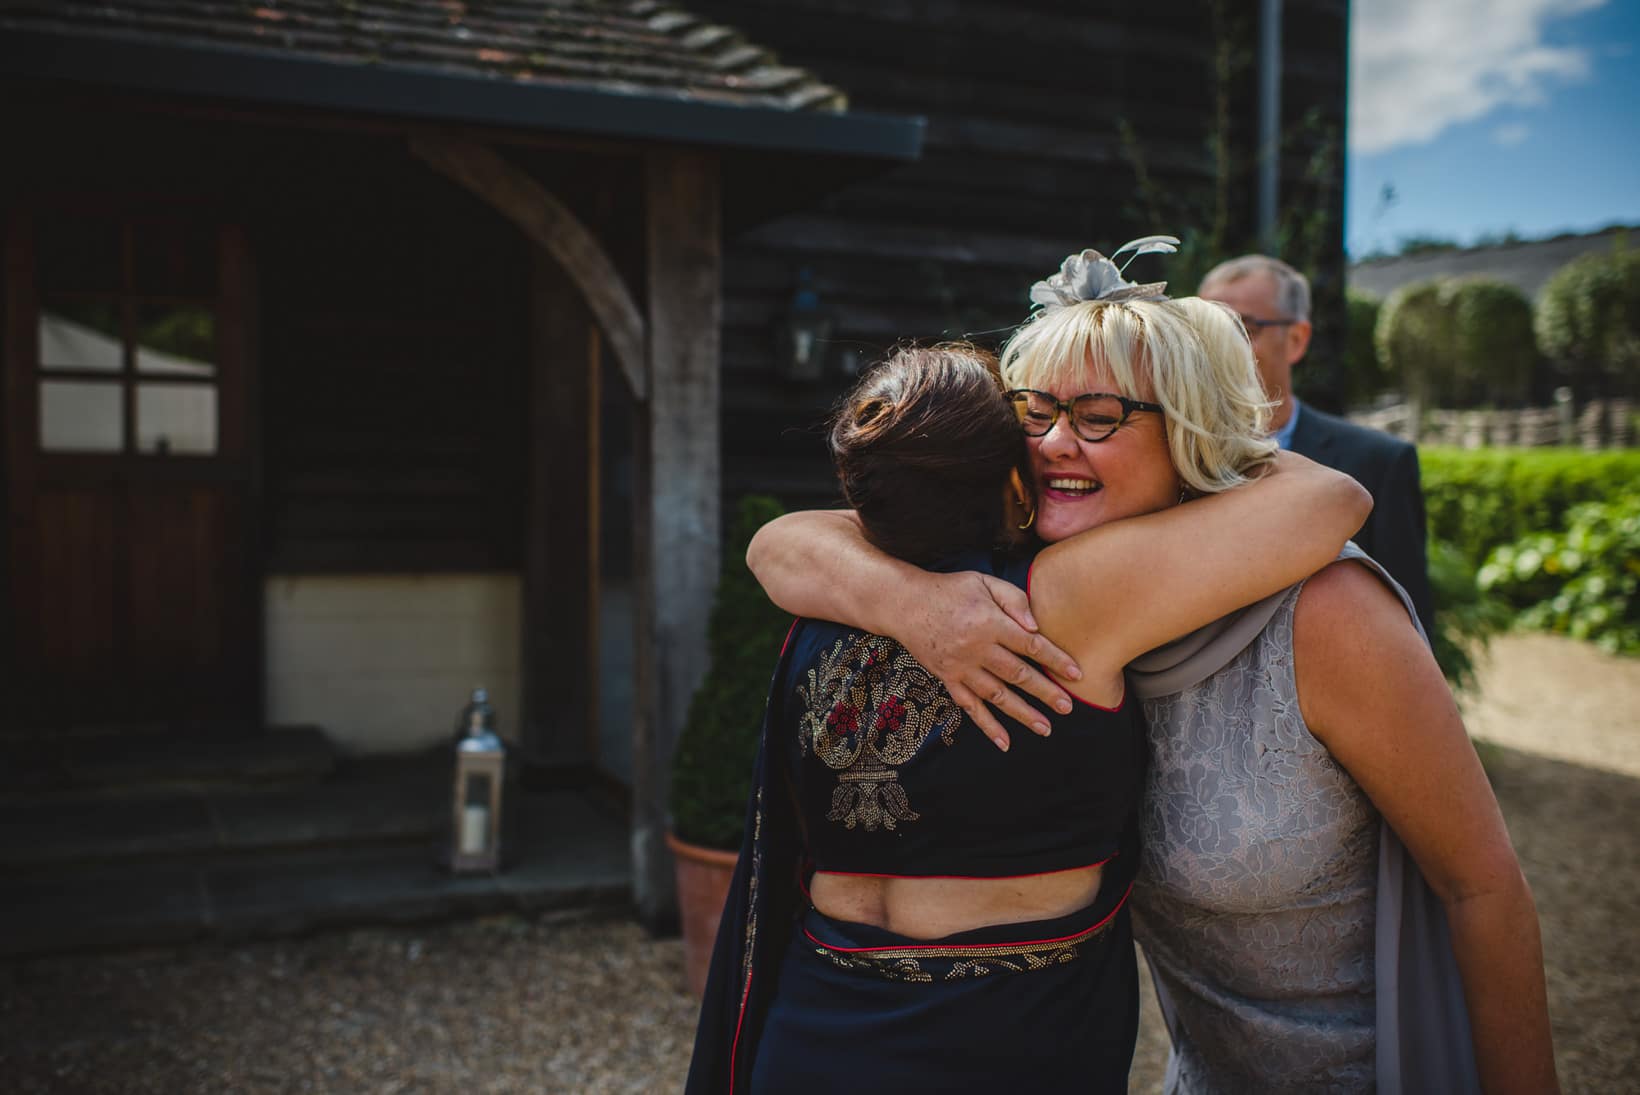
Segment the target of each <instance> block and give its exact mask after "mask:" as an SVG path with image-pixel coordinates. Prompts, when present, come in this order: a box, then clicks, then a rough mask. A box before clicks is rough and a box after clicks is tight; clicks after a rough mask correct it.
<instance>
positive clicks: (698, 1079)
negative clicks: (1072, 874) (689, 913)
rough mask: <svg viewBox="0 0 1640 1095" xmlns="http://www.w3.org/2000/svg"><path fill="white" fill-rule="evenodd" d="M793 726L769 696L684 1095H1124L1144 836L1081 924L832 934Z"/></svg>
mask: <svg viewBox="0 0 1640 1095" xmlns="http://www.w3.org/2000/svg"><path fill="white" fill-rule="evenodd" d="M788 654H789V651H782V654H781V659H780V661H781V664H780V666H777V667H776V670H775V677H774V680H775V683H776V684H778V682H779V681H780V679H781V672H782V669H783V667H784V664H785V661H786V657H787V655H788ZM779 725H781V720H780V717H779V703H778V694H777V693H776V691H775V689H774V687H773V686H771V689H770V696H769V704H768V707H767V708H766V710H765V712H764V724H763V734H762V745H761V748H760V749H759V751H758V757H757V763H756V766H755V768H754V771H753V778H752V795H751V799H750V801H749V802H748V803H747V812H746V826H745V830H744V835H743V838H742V843H741V850H740V859H739V861H738V863H737V864H736V867H735V876H734V881H733V882H732V883H731V885H730V889H729V899H728V903H727V905H726V906H725V908H724V910H723V917H722V919H721V921H720V922H719V925H718V938H717V947H716V949H715V950H714V952H713V955H712V967H711V970H710V972H709V974H708V977H707V981H706V994H705V998H704V999H703V1000H702V1002H701V1015H700V1025H699V1027H698V1028H697V1030H696V1036H695V1052H694V1057H693V1059H692V1060H691V1062H690V1067H689V1079H688V1081H687V1084H686V1086H685V1095H748V1093H750V1092H757V1093H759V1095H807V1093H809V1092H814V1093H821V1092H823V1093H825V1095H879V1093H881V1095H889V1093H892V1095H914V1093H917V1092H931V1093H935V1092H937V1093H940V1095H948V1093H961V1092H969V1091H972V1092H977V1093H980V1092H982V1093H984V1095H996V1093H997V1092H999V1091H1000V1092H1009V1091H1015V1092H1030V1093H1032V1095H1037V1093H1048V1095H1053V1093H1058V1092H1087V1093H1091V1095H1105V1093H1107V1092H1109V1093H1115V1092H1125V1091H1126V1090H1127V1074H1128V1066H1129V1064H1130V1063H1131V1062H1132V1058H1133V1045H1134V1041H1135V1039H1136V1038H1137V1037H1138V1030H1139V989H1138V985H1139V980H1138V970H1137V967H1136V965H1135V960H1134V951H1133V931H1132V927H1131V925H1130V923H1129V920H1128V915H1129V914H1128V909H1127V904H1126V902H1127V895H1128V890H1129V889H1130V887H1131V885H1132V880H1133V874H1134V869H1135V868H1136V867H1137V866H1138V861H1139V857H1138V848H1137V846H1136V844H1135V843H1134V842H1133V841H1132V830H1131V829H1130V831H1129V832H1128V833H1127V834H1125V839H1124V847H1123V850H1122V853H1121V855H1120V856H1118V857H1117V858H1116V859H1114V860H1113V861H1111V862H1110V863H1108V864H1107V865H1106V866H1105V874H1104V879H1103V883H1102V885H1101V892H1100V895H1099V898H1098V900H1097V901H1095V903H1094V904H1093V905H1092V906H1091V907H1089V908H1087V909H1084V910H1082V911H1080V912H1078V913H1074V914H1072V915H1070V916H1066V917H1061V918H1059V919H1056V920H1044V921H1035V922H1032V923H1027V924H1008V925H999V926H996V927H989V928H982V929H978V930H975V931H968V932H962V933H959V934H957V935H952V936H948V937H946V938H944V939H934V940H918V939H908V938H905V937H903V936H899V935H895V934H894V933H892V932H888V931H884V930H883V929H880V928H875V927H871V926H869V925H864V924H850V923H843V922H840V921H835V920H830V919H828V918H827V917H824V916H822V915H820V913H819V912H817V911H816V910H814V909H812V908H808V907H807V904H808V903H807V901H806V899H805V896H804V887H803V885H802V875H803V872H804V861H805V858H806V857H805V852H804V844H803V839H802V833H801V823H800V821H799V819H798V818H797V816H796V811H795V810H794V809H793V807H792V800H791V796H790V793H789V787H788V786H786V785H785V782H784V780H783V779H782V776H781V773H780V769H779V765H778V763H777V758H778V757H779V756H780V753H779V752H778V751H777V750H775V749H773V748H771V738H772V732H773V728H774V727H777V726H779Z"/></svg>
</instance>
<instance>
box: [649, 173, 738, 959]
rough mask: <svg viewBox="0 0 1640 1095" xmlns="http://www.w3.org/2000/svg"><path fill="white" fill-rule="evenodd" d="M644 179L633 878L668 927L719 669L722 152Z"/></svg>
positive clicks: (660, 924)
mask: <svg viewBox="0 0 1640 1095" xmlns="http://www.w3.org/2000/svg"><path fill="white" fill-rule="evenodd" d="M645 173H646V176H647V184H646V187H645V190H646V199H645V204H646V214H647V216H646V246H645V250H646V259H647V262H646V266H647V270H648V282H649V355H648V356H649V363H650V375H649V393H650V398H649V401H648V403H647V404H646V405H645V406H642V407H640V408H638V411H637V415H636V427H637V428H636V430H635V431H634V447H635V450H636V451H635V453H634V456H635V460H634V473H635V474H634V480H635V482H634V498H635V504H636V508H637V513H636V522H635V524H636V530H635V535H636V540H637V542H636V544H635V545H634V546H635V548H636V553H635V559H634V564H635V566H634V570H635V578H636V580H637V590H636V592H637V597H636V598H635V602H636V605H637V621H636V625H637V627H636V636H637V650H636V655H637V695H636V701H637V702H636V703H635V704H634V718H633V723H634V725H633V787H632V809H633V817H632V868H633V880H632V881H633V891H634V896H635V897H636V899H637V904H638V911H639V915H640V916H641V917H642V919H643V921H644V923H645V924H647V925H648V926H649V927H650V928H651V929H652V930H662V929H665V928H668V927H670V926H671V924H672V923H673V922H674V921H675V919H676V907H677V903H676V894H675V892H674V884H673V879H672V862H671V857H670V856H669V855H668V853H667V851H666V847H665V836H664V834H665V830H666V820H667V819H666V796H667V789H668V786H669V784H670V779H669V770H670V764H671V758H672V747H673V745H674V743H675V742H676V741H677V734H678V730H679V729H680V728H681V727H682V725H683V720H684V716H685V714H686V712H687V711H688V708H689V700H690V697H691V696H693V694H694V691H695V688H696V686H697V685H698V684H699V683H700V681H701V678H702V677H704V676H705V674H706V662H707V650H706V619H707V616H708V615H709V613H710V611H711V604H712V593H713V589H714V586H715V585H716V582H717V573H718V554H719V550H720V544H719V539H720V531H719V528H720V526H719V516H718V509H719V501H718V499H719V492H720V490H721V487H720V481H721V474H720V469H719V445H718V414H719V409H718V369H719V360H718V359H719V354H718V339H719V335H718V331H719V321H720V317H721V313H722V242H721V231H720V201H721V199H720V193H719V183H718V160H717V157H716V156H714V155H712V154H709V153H703V152H692V151H667V152H653V153H651V154H650V155H649V157H648V159H647V161H646V164H645Z"/></svg>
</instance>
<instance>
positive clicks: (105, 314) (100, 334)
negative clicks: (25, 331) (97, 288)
mask: <svg viewBox="0 0 1640 1095" xmlns="http://www.w3.org/2000/svg"><path fill="white" fill-rule="evenodd" d="M121 352H122V351H121V341H120V320H119V306H118V305H117V304H115V303H114V302H113V301H112V300H77V301H72V302H71V301H48V302H47V303H46V304H45V306H44V307H42V308H41V309H40V368H42V369H45V370H47V371H48V372H49V371H50V370H52V369H95V370H97V371H98V372H103V373H117V372H119V371H120V368H121Z"/></svg>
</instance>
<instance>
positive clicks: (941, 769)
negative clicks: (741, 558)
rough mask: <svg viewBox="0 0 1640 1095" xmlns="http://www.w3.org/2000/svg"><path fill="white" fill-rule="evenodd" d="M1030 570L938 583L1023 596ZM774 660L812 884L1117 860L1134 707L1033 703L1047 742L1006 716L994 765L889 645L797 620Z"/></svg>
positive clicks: (1135, 746) (1012, 564)
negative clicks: (966, 582) (996, 587)
mask: <svg viewBox="0 0 1640 1095" xmlns="http://www.w3.org/2000/svg"><path fill="white" fill-rule="evenodd" d="M1030 561H1031V557H1030V556H1028V555H1026V556H1012V557H1010V556H1000V555H999V556H992V555H991V554H989V553H977V554H971V555H965V556H962V557H959V558H954V559H951V560H948V561H947V562H946V564H945V565H943V566H941V567H939V568H936V569H941V570H978V571H982V572H987V573H991V574H995V575H997V576H999V577H1002V578H1004V579H1005V580H1007V581H1010V582H1012V583H1013V584H1015V585H1018V586H1020V587H1022V588H1023V587H1024V586H1025V584H1026V580H1027V576H1028V571H1029V566H1030ZM786 653H787V657H786V658H784V659H782V661H783V663H784V666H785V669H784V673H783V676H782V678H781V679H780V680H779V681H778V682H777V683H776V687H775V691H776V695H777V696H778V698H779V700H780V701H781V703H782V705H783V706H784V708H785V712H784V714H785V717H784V719H782V720H781V726H782V727H783V729H784V732H785V733H787V734H790V735H791V737H789V738H788V742H787V765H788V770H789V772H790V773H791V775H792V777H793V788H794V791H795V795H796V799H797V805H798V809H799V811H800V813H801V816H802V825H803V828H804V830H805V837H806V841H805V843H806V845H807V848H808V853H809V856H810V858H811V860H812V862H813V865H814V868H815V869H816V870H818V871H831V872H838V873H847V874H881V875H895V876H919V877H930V876H947V877H971V878H1003V877H1010V876H1017V875H1027V874H1040V873H1045V872H1049V871H1058V870H1068V869H1070V868H1074V867H1087V866H1092V865H1094V864H1097V863H1102V862H1104V861H1105V860H1108V859H1109V858H1111V856H1112V855H1114V854H1115V853H1116V851H1117V848H1118V843H1119V838H1120V837H1121V836H1122V834H1123V830H1124V828H1125V827H1126V826H1127V825H1128V823H1129V821H1130V817H1131V814H1132V812H1133V809H1134V807H1135V805H1136V803H1137V799H1138V795H1139V787H1140V780H1141V776H1142V771H1143V764H1144V748H1145V745H1144V727H1143V724H1142V715H1141V708H1140V705H1139V704H1137V703H1127V702H1125V701H1124V703H1123V704H1121V705H1119V706H1118V707H1117V708H1116V709H1114V710H1106V709H1104V708H1101V707H1096V706H1094V705H1091V704H1086V703H1079V704H1077V705H1076V707H1075V709H1074V710H1073V712H1072V713H1071V714H1070V715H1058V714H1055V713H1053V712H1051V711H1048V709H1047V708H1046V707H1041V705H1038V706H1039V707H1041V709H1042V710H1043V711H1044V712H1045V713H1047V714H1048V715H1049V716H1050V718H1049V721H1050V722H1051V723H1052V725H1053V733H1052V734H1051V735H1050V736H1049V737H1046V738H1043V737H1039V736H1038V735H1037V734H1035V733H1034V732H1032V731H1031V730H1030V729H1029V728H1028V727H1025V726H1023V725H1020V724H1018V723H1013V722H1011V720H1008V719H1006V718H1003V720H1002V721H1003V723H1004V725H1005V726H1006V727H1007V729H1008V732H1009V735H1010V736H1011V737H1012V739H1013V742H1012V747H1011V748H1010V749H1009V751H1008V752H1007V753H1006V754H1002V753H999V752H998V751H997V749H996V747H995V746H994V745H992V744H991V742H990V740H989V739H988V738H986V736H985V735H984V733H983V732H982V731H980V729H979V728H978V727H977V726H975V725H973V723H972V721H971V720H969V718H968V717H967V716H966V715H965V714H964V713H963V711H962V709H961V708H960V707H958V706H957V705H956V703H955V702H954V701H953V700H952V699H951V697H950V696H949V695H948V694H947V693H946V691H945V689H944V688H943V687H942V686H941V685H940V682H939V680H938V678H936V677H935V676H934V675H933V674H931V673H929V672H928V670H926V669H924V668H923V667H922V665H921V664H920V663H919V662H917V660H916V659H914V658H912V657H911V655H909V654H908V653H906V651H905V648H904V647H902V646H901V645H900V644H899V643H897V642H895V641H893V640H892V639H887V638H884V637H883V636H880V635H872V634H869V633H867V632H863V631H859V630H856V629H852V628H848V627H844V626H842V625H840V624H833V623H826V622H823V621H816V620H800V621H799V622H798V624H797V625H796V627H795V628H794V629H793V632H792V635H791V637H790V639H789V640H788V643H787V651H786ZM1031 702H1032V703H1035V701H1034V700H1033V701H1031ZM794 730H795V733H794V732H793V731H794Z"/></svg>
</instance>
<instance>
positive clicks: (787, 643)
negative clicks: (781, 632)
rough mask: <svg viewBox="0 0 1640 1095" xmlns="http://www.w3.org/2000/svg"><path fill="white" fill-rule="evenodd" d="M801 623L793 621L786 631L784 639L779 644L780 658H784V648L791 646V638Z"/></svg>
mask: <svg viewBox="0 0 1640 1095" xmlns="http://www.w3.org/2000/svg"><path fill="white" fill-rule="evenodd" d="M801 622H802V620H801V619H796V620H793V621H792V625H791V626H790V627H788V628H787V629H786V637H785V639H783V640H782V641H781V643H780V656H781V657H782V658H784V657H785V656H786V648H787V647H788V646H790V645H791V644H792V636H793V635H795V634H796V633H797V625H798V624H799V623H801Z"/></svg>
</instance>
